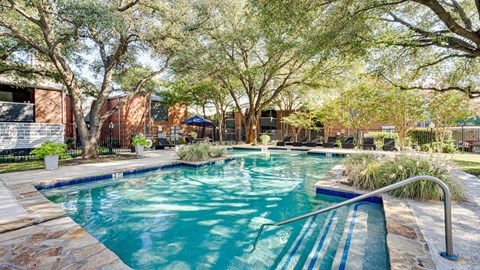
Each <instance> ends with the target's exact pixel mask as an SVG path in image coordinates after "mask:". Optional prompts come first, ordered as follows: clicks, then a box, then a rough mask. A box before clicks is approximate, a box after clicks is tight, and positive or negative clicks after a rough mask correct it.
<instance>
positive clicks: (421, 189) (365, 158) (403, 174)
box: [344, 154, 462, 200]
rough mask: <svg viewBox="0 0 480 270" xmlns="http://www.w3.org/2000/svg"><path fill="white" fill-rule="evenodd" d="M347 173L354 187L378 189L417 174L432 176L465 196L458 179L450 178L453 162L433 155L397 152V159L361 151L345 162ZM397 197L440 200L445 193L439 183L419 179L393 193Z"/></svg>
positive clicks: (460, 196) (456, 195)
mask: <svg viewBox="0 0 480 270" xmlns="http://www.w3.org/2000/svg"><path fill="white" fill-rule="evenodd" d="M344 164H345V167H346V170H345V173H346V175H347V177H348V179H349V180H350V181H351V183H352V185H353V186H354V187H357V188H360V189H367V190H374V189H378V188H381V187H384V186H386V185H390V184H393V183H396V182H399V181H402V180H404V179H407V178H409V177H412V176H416V175H431V176H434V177H437V178H439V179H441V180H442V181H444V182H445V184H447V185H448V186H449V188H450V191H451V192H452V196H453V198H454V199H457V200H459V199H462V190H461V188H460V186H459V184H458V182H456V181H455V180H452V179H449V178H447V177H446V174H447V173H448V171H449V168H450V167H451V166H450V162H448V161H447V160H444V159H440V158H435V157H432V156H422V155H416V156H415V155H397V156H395V157H393V158H391V157H390V158H389V157H386V156H375V155H373V154H361V155H352V156H349V157H348V158H347V159H346V160H345V161H344ZM390 194H392V195H393V196H397V197H403V198H416V199H420V200H440V199H442V198H443V192H442V190H441V188H440V187H438V186H437V185H436V184H435V183H433V182H429V181H418V182H415V183H412V184H409V185H406V186H403V187H400V188H397V189H394V190H392V191H391V192H390Z"/></svg>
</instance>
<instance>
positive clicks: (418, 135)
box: [408, 128, 452, 146]
mask: <svg viewBox="0 0 480 270" xmlns="http://www.w3.org/2000/svg"><path fill="white" fill-rule="evenodd" d="M408 136H409V137H410V138H412V141H413V143H414V144H417V145H418V146H422V145H425V144H430V142H431V140H433V141H434V142H435V132H434V131H433V132H432V130H431V129H430V128H416V129H412V130H410V132H408ZM451 139H452V131H451V130H446V131H445V136H444V141H445V142H446V141H449V140H451Z"/></svg>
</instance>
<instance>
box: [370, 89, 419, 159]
mask: <svg viewBox="0 0 480 270" xmlns="http://www.w3.org/2000/svg"><path fill="white" fill-rule="evenodd" d="M383 85H384V87H383V90H384V91H383V93H381V102H380V104H382V106H381V108H380V110H381V117H380V120H383V121H386V122H388V123H389V124H392V125H394V126H395V131H396V132H397V133H398V140H399V142H398V146H399V148H400V150H402V149H403V148H404V147H405V141H406V139H407V137H408V132H409V131H410V130H411V129H412V128H414V127H415V126H416V124H417V123H418V122H421V121H424V120H425V119H426V116H427V115H426V113H425V110H426V108H425V101H424V100H423V98H422V95H421V94H420V93H419V92H418V91H412V90H410V91H401V90H399V89H397V88H395V87H391V86H390V85H385V84H383Z"/></svg>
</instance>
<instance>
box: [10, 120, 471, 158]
mask: <svg viewBox="0 0 480 270" xmlns="http://www.w3.org/2000/svg"><path fill="white" fill-rule="evenodd" d="M200 130H201V128H200V129H198V131H199V133H200ZM450 132H451V133H449V135H448V138H447V137H446V140H445V141H446V142H447V143H451V144H453V145H454V147H455V148H456V149H457V150H461V151H466V152H473V153H480V126H475V127H472V126H464V127H455V128H450ZM201 133H202V134H201V135H202V136H204V137H208V138H210V139H212V140H213V141H216V142H218V141H219V138H220V134H219V130H218V128H217V129H216V128H206V129H205V130H201ZM380 133H382V134H383V135H382V134H380ZM386 133H390V134H392V136H394V134H395V133H393V129H389V128H383V129H371V130H368V131H367V132H362V131H354V130H350V129H346V128H343V129H332V130H330V131H329V134H325V131H324V130H323V129H318V130H302V131H300V132H299V134H298V136H297V139H298V140H300V139H304V140H305V141H312V140H314V139H318V138H320V141H325V140H327V139H328V137H336V138H337V139H339V140H340V139H342V138H343V137H345V136H352V137H354V138H355V139H356V140H360V141H359V142H358V143H359V144H362V140H363V138H365V137H376V136H385V134H386ZM137 134H143V135H144V136H145V137H147V138H149V139H152V141H153V142H154V144H155V143H156V140H157V138H158V137H159V136H162V134H163V136H167V138H168V139H170V141H172V142H175V143H182V142H183V140H182V139H183V138H184V136H186V135H187V134H186V132H185V134H182V133H179V134H177V135H176V137H175V139H173V138H174V137H173V136H171V135H175V134H170V130H168V129H167V128H165V127H155V128H152V127H149V126H144V125H140V126H137V125H120V126H119V125H113V126H110V125H108V124H105V125H104V126H103V128H102V132H101V138H100V143H99V153H100V154H101V155H108V154H118V153H126V152H131V151H132V146H131V139H132V137H134V136H135V135H137ZM262 134H267V135H269V136H270V138H271V140H277V141H281V140H283V139H284V138H285V137H286V136H292V135H293V134H292V130H291V129H288V130H287V129H284V130H276V129H268V130H263V132H262V131H260V132H259V133H258V134H257V138H259V137H260V136H261V135H262ZM379 134H380V135H379ZM199 135H200V134H199ZM245 139H246V133H245V129H244V128H228V129H224V130H223V140H222V141H223V143H225V144H235V143H240V142H244V141H245ZM292 140H294V138H293V136H292ZM65 143H66V144H67V150H66V153H65V154H66V155H68V156H71V157H78V156H80V155H81V152H82V149H81V141H80V140H79V137H78V131H77V130H76V128H75V125H74V124H66V125H65ZM406 144H407V146H413V147H417V149H419V148H420V147H422V146H427V148H428V146H430V147H433V145H434V144H435V133H434V130H433V129H428V128H421V129H416V130H414V131H411V132H410V133H409V136H408V139H407V142H406ZM31 150H33V149H10V150H0V163H1V162H16V161H25V160H34V159H36V157H35V156H34V155H30V151H31Z"/></svg>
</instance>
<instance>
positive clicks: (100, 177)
mask: <svg viewBox="0 0 480 270" xmlns="http://www.w3.org/2000/svg"><path fill="white" fill-rule="evenodd" d="M234 159H235V158H234V157H231V158H226V159H224V161H225V162H228V161H232V160H234ZM214 164H215V161H210V162H206V163H201V164H191V163H184V162H176V163H171V164H165V165H160V166H154V167H149V168H142V169H136V170H130V171H124V172H121V173H123V176H127V175H132V174H137V173H145V172H151V171H156V170H160V169H162V170H163V169H170V168H175V167H190V168H201V167H207V166H211V165H214ZM112 174H114V172H112V173H108V174H102V175H96V176H90V177H82V178H75V179H69V180H66V181H59V182H55V183H51V184H39V185H35V188H36V189H37V190H42V189H51V188H57V187H63V186H69V185H75V184H81V183H87V182H93V181H98V180H104V179H110V178H112Z"/></svg>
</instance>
